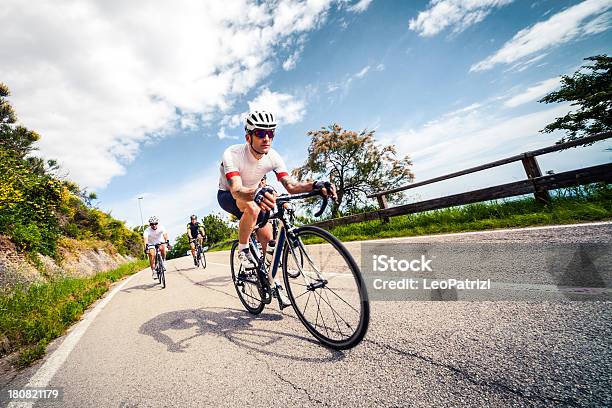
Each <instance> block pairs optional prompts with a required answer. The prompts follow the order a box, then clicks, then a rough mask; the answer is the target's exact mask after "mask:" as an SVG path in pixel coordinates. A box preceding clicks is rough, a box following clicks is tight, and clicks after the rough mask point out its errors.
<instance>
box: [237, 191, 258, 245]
mask: <svg viewBox="0 0 612 408" xmlns="http://www.w3.org/2000/svg"><path fill="white" fill-rule="evenodd" d="M236 206H237V207H238V209H239V210H240V211H241V212H242V218H240V224H239V231H238V243H239V244H241V246H242V245H246V244H247V243H248V242H249V236H250V235H251V233H252V232H253V230H254V229H255V225H256V224H257V217H258V216H259V213H260V212H261V209H260V208H259V206H258V205H257V204H255V202H254V201H243V200H236Z"/></svg>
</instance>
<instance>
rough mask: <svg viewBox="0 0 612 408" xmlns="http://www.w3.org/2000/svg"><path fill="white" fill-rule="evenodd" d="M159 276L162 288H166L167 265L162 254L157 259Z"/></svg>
mask: <svg viewBox="0 0 612 408" xmlns="http://www.w3.org/2000/svg"><path fill="white" fill-rule="evenodd" d="M157 277H158V278H159V284H160V285H161V287H162V289H165V288H166V267H165V265H164V260H163V258H162V257H161V256H160V257H159V258H158V259H157Z"/></svg>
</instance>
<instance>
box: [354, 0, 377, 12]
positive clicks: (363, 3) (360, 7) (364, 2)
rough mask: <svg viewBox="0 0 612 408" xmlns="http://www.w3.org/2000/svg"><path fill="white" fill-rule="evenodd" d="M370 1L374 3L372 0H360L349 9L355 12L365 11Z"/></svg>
mask: <svg viewBox="0 0 612 408" xmlns="http://www.w3.org/2000/svg"><path fill="white" fill-rule="evenodd" d="M370 3H372V0H359V1H358V2H357V3H355V4H353V5H352V6H350V7H349V8H348V10H349V11H352V12H353V13H363V12H364V11H366V10H367V9H368V7H370Z"/></svg>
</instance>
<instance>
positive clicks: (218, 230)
mask: <svg viewBox="0 0 612 408" xmlns="http://www.w3.org/2000/svg"><path fill="white" fill-rule="evenodd" d="M202 224H204V228H205V229H206V240H207V245H208V246H210V245H213V244H217V243H219V242H224V241H227V240H229V239H230V236H231V235H232V233H233V232H234V230H235V229H234V228H232V227H230V226H229V224H228V223H227V222H225V221H224V220H223V218H221V216H220V215H217V214H208V215H207V216H206V217H204V218H202Z"/></svg>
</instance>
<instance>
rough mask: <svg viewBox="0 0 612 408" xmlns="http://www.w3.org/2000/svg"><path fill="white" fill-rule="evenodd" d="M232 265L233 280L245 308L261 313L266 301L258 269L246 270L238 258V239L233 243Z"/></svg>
mask: <svg viewBox="0 0 612 408" xmlns="http://www.w3.org/2000/svg"><path fill="white" fill-rule="evenodd" d="M230 266H231V269H232V281H233V282H234V287H235V288H236V293H237V294H238V298H239V299H240V302H242V305H243V306H244V308H245V309H246V310H247V311H248V312H249V313H251V314H255V315H256V314H259V313H261V311H262V310H263V308H264V302H263V301H262V299H261V295H260V294H259V289H258V285H259V280H258V277H257V271H255V270H249V271H245V270H244V268H243V267H242V265H241V264H240V259H238V241H236V242H234V244H233V245H232V250H231V252H230Z"/></svg>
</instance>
